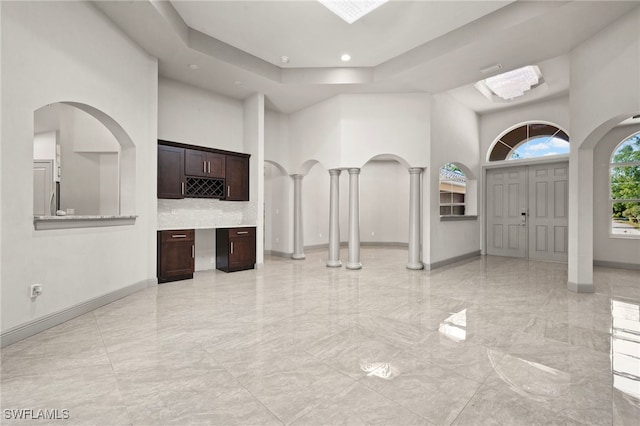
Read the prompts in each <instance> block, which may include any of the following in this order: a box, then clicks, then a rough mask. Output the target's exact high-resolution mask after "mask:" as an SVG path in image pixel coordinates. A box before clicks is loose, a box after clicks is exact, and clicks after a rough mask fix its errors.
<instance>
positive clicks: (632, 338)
mask: <svg viewBox="0 0 640 426" xmlns="http://www.w3.org/2000/svg"><path fill="white" fill-rule="evenodd" d="M343 255H344V253H343ZM325 260H326V253H325V252H324V251H314V252H309V253H307V259H306V260H304V261H293V260H289V259H282V258H268V259H267V260H266V262H265V266H264V268H263V269H260V270H256V271H243V272H236V273H232V274H225V273H222V272H218V271H207V272H201V273H197V274H196V276H195V278H194V279H193V280H187V281H180V282H175V283H168V284H163V285H160V286H157V287H153V288H149V289H146V290H143V291H140V292H138V293H136V294H133V295H131V296H129V297H126V298H124V299H121V300H119V301H117V302H115V303H112V304H110V305H107V306H104V307H102V308H100V309H97V310H96V311H94V312H91V313H89V314H86V315H83V316H81V317H78V318H76V319H74V320H71V321H69V322H67V323H65V324H62V325H60V326H58V327H55V328H52V329H50V330H47V331H45V332H43V333H41V334H39V335H37V336H33V337H31V338H29V339H26V340H23V341H21V342H18V343H16V344H13V345H11V346H9V347H6V348H4V349H2V352H1V354H2V391H1V392H2V394H1V396H2V401H1V405H2V409H3V414H2V416H3V418H2V421H1V422H2V423H3V424H13V423H17V422H14V421H13V420H7V411H6V410H12V409H34V410H38V409H48V410H54V409H57V410H68V414H69V419H68V420H56V421H52V423H54V424H95V425H118V424H133V425H167V424H179V425H187V424H219V425H233V424H240V425H265V424H267V425H268V424H293V425H324V424H346V425H352V424H353V425H357V424H388V425H412V424H420V425H431V424H434V425H441V424H460V425H466V424H480V425H484V424H502V425H534V424H597V425H609V424H616V425H618V424H628V425H634V426H637V425H638V424H640V399H639V398H640V381H639V377H638V376H640V343H639V342H640V308H639V305H640V278H639V277H640V274H639V273H638V272H637V271H624V270H615V269H603V268H596V271H595V282H596V289H597V292H596V293H595V294H575V293H570V292H567V290H566V281H567V276H566V265H559V264H554V263H542V262H529V261H524V260H517V259H508V258H500V257H478V258H475V259H470V260H467V261H463V262H460V263H457V264H454V265H451V266H447V267H443V268H440V269H436V270H434V271H431V272H428V271H410V270H407V269H405V267H404V265H405V262H406V251H405V250H400V249H388V248H385V249H380V248H363V250H362V262H363V265H364V266H363V269H362V270H360V271H349V270H346V269H345V268H339V269H330V268H326V267H325V266H324V262H325ZM33 423H35V424H46V423H47V422H46V421H42V420H37V421H33Z"/></svg>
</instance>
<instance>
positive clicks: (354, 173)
mask: <svg viewBox="0 0 640 426" xmlns="http://www.w3.org/2000/svg"><path fill="white" fill-rule="evenodd" d="M347 170H348V171H349V174H350V175H359V174H360V169H357V168H355V167H354V168H351V169H347Z"/></svg>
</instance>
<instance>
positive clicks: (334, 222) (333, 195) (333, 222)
mask: <svg viewBox="0 0 640 426" xmlns="http://www.w3.org/2000/svg"><path fill="white" fill-rule="evenodd" d="M340 172H341V170H340V169H331V170H329V176H330V178H331V187H330V196H329V260H327V266H329V267H331V268H339V267H340V266H342V262H341V261H340V208H339V200H340Z"/></svg>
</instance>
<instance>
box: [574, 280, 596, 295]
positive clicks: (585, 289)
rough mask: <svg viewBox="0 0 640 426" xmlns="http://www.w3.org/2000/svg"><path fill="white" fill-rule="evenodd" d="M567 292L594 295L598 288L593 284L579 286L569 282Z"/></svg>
mask: <svg viewBox="0 0 640 426" xmlns="http://www.w3.org/2000/svg"><path fill="white" fill-rule="evenodd" d="M567 290H569V291H573V292H574V293H594V292H595V291H596V288H595V286H594V285H593V283H583V284H579V283H572V282H571V281H567Z"/></svg>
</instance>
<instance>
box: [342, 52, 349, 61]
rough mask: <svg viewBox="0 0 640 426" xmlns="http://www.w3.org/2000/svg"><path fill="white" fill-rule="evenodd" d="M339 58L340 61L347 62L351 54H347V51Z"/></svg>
mask: <svg viewBox="0 0 640 426" xmlns="http://www.w3.org/2000/svg"><path fill="white" fill-rule="evenodd" d="M340 60H341V61H342V62H349V61H350V60H351V55H349V54H348V53H345V54H344V55H342V56H340Z"/></svg>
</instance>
